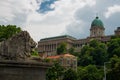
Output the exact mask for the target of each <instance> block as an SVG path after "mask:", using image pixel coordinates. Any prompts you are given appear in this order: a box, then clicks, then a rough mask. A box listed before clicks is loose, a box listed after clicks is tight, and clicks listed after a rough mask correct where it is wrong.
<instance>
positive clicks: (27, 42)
mask: <svg viewBox="0 0 120 80" xmlns="http://www.w3.org/2000/svg"><path fill="white" fill-rule="evenodd" d="M35 47H36V42H35V41H33V39H32V38H31V37H30V35H29V33H28V32H27V31H22V32H20V33H18V34H16V35H14V36H12V37H11V38H9V39H7V40H4V41H2V42H0V59H2V60H25V59H28V58H29V57H30V56H31V51H32V49H33V48H35Z"/></svg>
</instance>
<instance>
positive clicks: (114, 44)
mask: <svg viewBox="0 0 120 80" xmlns="http://www.w3.org/2000/svg"><path fill="white" fill-rule="evenodd" d="M107 51H108V53H109V58H111V57H113V56H114V55H117V56H119V57H120V38H115V39H112V40H110V42H109V43H108V50H107Z"/></svg>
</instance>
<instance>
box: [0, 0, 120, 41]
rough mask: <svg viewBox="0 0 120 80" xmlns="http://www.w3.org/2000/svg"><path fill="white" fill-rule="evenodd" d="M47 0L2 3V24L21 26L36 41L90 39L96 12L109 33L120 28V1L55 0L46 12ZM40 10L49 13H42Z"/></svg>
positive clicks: (0, 7)
mask: <svg viewBox="0 0 120 80" xmlns="http://www.w3.org/2000/svg"><path fill="white" fill-rule="evenodd" d="M45 1H50V0H1V2H0V10H1V13H0V18H1V19H0V24H16V25H17V26H21V28H22V29H23V30H27V31H28V32H29V33H30V34H31V36H32V37H33V38H34V40H35V41H38V40H40V39H41V38H46V37H52V36H57V35H63V34H68V35H72V36H74V37H76V38H83V37H84V38H85V37H88V36H89V29H90V25H91V22H92V20H93V19H94V18H95V17H96V13H98V16H99V17H100V19H101V20H102V21H103V23H104V25H105V28H106V33H107V34H111V33H113V30H114V29H115V28H116V26H119V25H120V24H119V21H120V20H119V18H118V17H119V16H120V15H119V9H120V7H119V6H120V1H119V0H115V1H113V0H109V1H108V0H58V1H55V0H54V2H53V3H50V4H49V6H47V5H46V4H44V5H46V6H47V8H48V9H44V8H42V7H41V5H42V2H45ZM40 9H43V11H44V10H45V13H40V12H39V11H38V10H40ZM49 9H52V10H49ZM113 26H114V27H113ZM108 28H109V30H108Z"/></svg>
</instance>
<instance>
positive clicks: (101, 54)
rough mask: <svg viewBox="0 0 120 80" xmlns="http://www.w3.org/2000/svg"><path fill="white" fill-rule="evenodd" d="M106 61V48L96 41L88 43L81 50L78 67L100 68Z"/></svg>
mask: <svg viewBox="0 0 120 80" xmlns="http://www.w3.org/2000/svg"><path fill="white" fill-rule="evenodd" d="M106 60H107V47H106V45H105V44H104V43H101V42H99V41H97V40H92V41H90V44H89V45H86V46H84V47H83V48H82V49H81V53H80V56H79V61H78V65H80V66H88V65H89V64H95V65H98V66H101V65H103V64H104V62H105V61H106Z"/></svg>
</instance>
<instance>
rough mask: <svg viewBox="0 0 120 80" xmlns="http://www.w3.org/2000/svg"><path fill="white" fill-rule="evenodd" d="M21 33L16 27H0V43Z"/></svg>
mask: <svg viewBox="0 0 120 80" xmlns="http://www.w3.org/2000/svg"><path fill="white" fill-rule="evenodd" d="M21 31H22V30H21V28H20V27H17V26H16V25H6V26H5V25H0V41H3V40H6V39H8V38H10V37H12V36H13V35H15V34H17V33H19V32H21Z"/></svg>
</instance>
